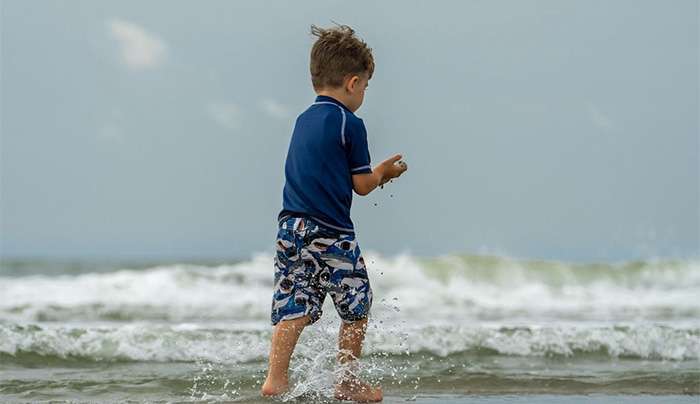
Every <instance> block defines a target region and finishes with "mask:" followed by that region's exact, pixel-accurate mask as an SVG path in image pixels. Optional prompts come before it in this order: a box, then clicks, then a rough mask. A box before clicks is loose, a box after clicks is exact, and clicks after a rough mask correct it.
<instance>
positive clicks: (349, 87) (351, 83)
mask: <svg viewBox="0 0 700 404" xmlns="http://www.w3.org/2000/svg"><path fill="white" fill-rule="evenodd" d="M359 81H360V76H356V75H354V76H349V79H348V81H347V83H346V84H345V91H347V92H349V93H352V92H354V91H355V87H356V86H357V84H358V82H359Z"/></svg>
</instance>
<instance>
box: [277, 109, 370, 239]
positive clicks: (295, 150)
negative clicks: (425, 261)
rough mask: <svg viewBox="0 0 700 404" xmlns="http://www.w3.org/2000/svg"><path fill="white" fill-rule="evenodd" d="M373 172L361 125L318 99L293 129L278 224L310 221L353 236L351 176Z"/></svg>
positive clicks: (344, 111) (362, 124)
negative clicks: (285, 219) (287, 219)
mask: <svg viewBox="0 0 700 404" xmlns="http://www.w3.org/2000/svg"><path fill="white" fill-rule="evenodd" d="M371 172H372V167H371V166H370V156H369V148H368V146H367V130H366V129H365V124H364V123H363V122H362V119H360V118H358V117H356V116H355V114H353V113H352V112H351V111H350V110H349V109H348V108H347V107H346V106H345V105H343V104H342V103H341V102H340V101H338V100H336V99H335V98H332V97H328V96H325V95H319V96H318V97H316V101H315V102H314V103H313V104H311V106H309V108H307V109H306V111H304V112H302V113H301V115H299V116H298V117H297V120H296V123H295V125H294V131H293V133H292V139H291V141H290V143H289V150H288V152H287V161H286V163H285V166H284V174H285V184H284V191H283V195H282V199H283V201H282V211H281V212H280V214H279V216H278V220H281V219H282V218H283V217H285V216H287V215H307V216H310V217H311V218H312V219H315V220H316V221H318V222H319V223H320V224H322V225H325V226H327V227H329V228H331V229H334V230H337V231H341V232H346V233H354V226H353V224H352V220H350V207H351V205H352V191H353V188H352V175H353V174H363V173H371Z"/></svg>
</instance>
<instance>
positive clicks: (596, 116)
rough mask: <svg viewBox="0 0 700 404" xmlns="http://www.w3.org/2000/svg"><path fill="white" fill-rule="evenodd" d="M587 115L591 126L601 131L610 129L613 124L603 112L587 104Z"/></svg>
mask: <svg viewBox="0 0 700 404" xmlns="http://www.w3.org/2000/svg"><path fill="white" fill-rule="evenodd" d="M588 115H589V118H590V119H591V122H593V124H594V125H595V126H597V127H599V128H601V129H606V130H608V129H612V127H613V122H612V120H610V117H608V116H607V115H606V114H605V113H603V111H601V110H600V109H598V108H597V107H596V106H595V105H592V104H589V105H588Z"/></svg>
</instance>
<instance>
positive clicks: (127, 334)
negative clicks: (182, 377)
mask: <svg viewBox="0 0 700 404" xmlns="http://www.w3.org/2000/svg"><path fill="white" fill-rule="evenodd" d="M336 334H337V328H336V326H335V324H334V323H333V322H329V321H326V322H325V323H324V324H319V325H318V326H315V327H313V328H310V329H309V330H308V331H305V334H303V335H302V336H303V338H304V339H305V340H306V341H305V342H304V341H302V342H303V343H301V344H300V345H299V347H298V348H299V349H298V350H297V353H296V355H299V356H302V357H309V358H312V357H316V356H319V355H321V356H323V355H326V356H329V357H333V355H334V354H335V349H336V348H335V340H336ZM269 341H270V330H269V328H268V327H265V326H264V325H262V326H260V325H252V326H248V327H246V328H245V329H243V327H241V326H235V327H234V326H226V325H219V326H217V327H211V326H207V327H204V326H199V327H191V328H189V329H188V328H183V327H177V326H170V325H155V324H121V325H102V326H64V325H58V324H46V325H41V326H37V325H18V324H8V323H5V324H0V353H4V354H9V355H13V356H21V355H22V354H27V353H31V354H39V355H44V356H49V357H58V358H71V357H74V358H83V359H87V360H94V361H105V360H106V361H114V360H127V361H154V362H172V361H189V362H194V361H201V360H206V361H211V362H217V363H229V364H235V363H244V362H249V361H261V360H265V358H266V357H267V354H268V352H269ZM321 351H323V352H321ZM464 352H467V353H469V352H471V353H472V354H476V355H511V356H526V357H527V356H534V357H537V356H562V357H577V356H579V355H586V354H595V355H603V356H607V357H630V358H642V359H661V360H695V361H697V360H700V327H694V328H684V327H669V326H664V325H653V324H641V325H634V324H627V325H617V326H583V327H582V326H581V325H570V324H568V325H536V326H527V327H503V326H498V325H495V324H490V325H487V324H481V325H474V326H464V325H448V324H431V325H421V326H416V325H414V326H407V327H404V328H402V329H401V330H400V331H398V329H396V328H382V327H380V331H377V330H371V331H370V332H368V334H367V341H366V345H365V355H368V354H369V355H371V354H382V353H384V354H396V355H415V354H418V353H428V354H432V355H435V356H439V357H450V356H451V355H453V354H459V353H464Z"/></svg>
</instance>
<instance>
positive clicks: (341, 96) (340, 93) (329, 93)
mask: <svg viewBox="0 0 700 404" xmlns="http://www.w3.org/2000/svg"><path fill="white" fill-rule="evenodd" d="M316 95H325V96H326V97H331V98H334V99H336V100H338V101H340V102H342V103H343V105H345V107H346V108H348V109H350V107H349V101H350V100H349V99H348V97H347V96H346V94H345V91H344V90H343V89H338V90H335V89H332V90H327V89H324V90H319V91H316Z"/></svg>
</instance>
